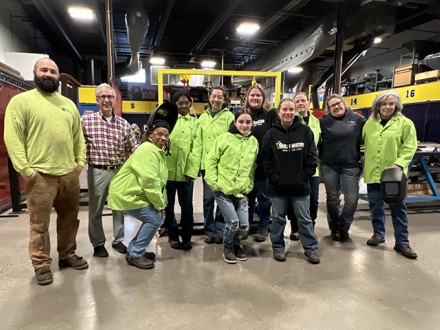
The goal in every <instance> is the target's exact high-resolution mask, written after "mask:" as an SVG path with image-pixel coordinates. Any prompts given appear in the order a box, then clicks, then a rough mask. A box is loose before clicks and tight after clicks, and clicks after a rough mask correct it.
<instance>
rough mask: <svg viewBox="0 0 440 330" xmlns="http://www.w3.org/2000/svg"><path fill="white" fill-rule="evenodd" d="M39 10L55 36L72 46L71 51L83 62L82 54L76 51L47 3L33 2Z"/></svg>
mask: <svg viewBox="0 0 440 330" xmlns="http://www.w3.org/2000/svg"><path fill="white" fill-rule="evenodd" d="M32 2H33V3H34V5H35V7H36V8H37V10H38V11H39V12H40V14H41V16H42V17H43V18H44V19H45V20H46V22H47V24H48V25H49V26H50V27H51V28H52V30H53V31H54V32H55V34H56V35H57V36H58V37H59V38H60V39H61V40H63V39H64V40H65V41H66V42H67V44H68V45H69V46H70V48H71V50H72V51H73V52H74V53H75V55H76V57H78V59H79V60H81V61H82V60H83V58H82V56H81V54H80V53H79V51H78V49H76V47H75V45H74V44H73V42H72V40H70V38H69V36H68V35H67V33H66V31H65V29H64V27H63V26H62V25H61V23H60V22H59V21H58V19H57V18H56V16H55V15H54V13H53V12H52V10H51V9H50V8H49V6H48V5H47V3H46V1H43V0H32Z"/></svg>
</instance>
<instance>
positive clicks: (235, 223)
mask: <svg viewBox="0 0 440 330" xmlns="http://www.w3.org/2000/svg"><path fill="white" fill-rule="evenodd" d="M213 194H214V198H215V201H216V202H217V205H218V207H219V208H220V211H221V212H222V214H223V218H224V219H225V231H224V234H223V244H224V246H226V247H227V248H231V249H232V248H233V247H234V246H236V245H239V244H240V232H245V231H247V230H248V229H249V222H248V202H247V198H246V196H244V197H241V198H239V197H235V196H234V195H225V194H224V193H222V192H218V191H214V192H213Z"/></svg>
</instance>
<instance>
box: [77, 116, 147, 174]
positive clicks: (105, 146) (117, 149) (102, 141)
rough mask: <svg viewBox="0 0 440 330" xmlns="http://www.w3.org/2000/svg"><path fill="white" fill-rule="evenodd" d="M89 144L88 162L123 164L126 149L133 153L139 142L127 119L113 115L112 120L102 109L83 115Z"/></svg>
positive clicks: (95, 163) (83, 124) (83, 123)
mask: <svg viewBox="0 0 440 330" xmlns="http://www.w3.org/2000/svg"><path fill="white" fill-rule="evenodd" d="M81 124H82V127H83V132H84V138H85V140H86V144H87V149H86V151H87V163H88V164H91V165H113V166H114V165H122V164H123V163H124V162H125V160H126V158H125V154H124V151H127V152H129V153H133V152H134V151H135V150H136V148H137V147H138V146H139V142H138V140H137V138H136V136H135V134H134V132H133V130H132V128H131V127H130V124H129V123H128V121H126V120H125V119H123V118H121V117H118V116H115V115H113V118H112V120H111V122H110V123H109V122H108V121H107V119H106V118H105V117H104V116H103V115H102V113H101V110H99V111H98V112H95V113H93V114H90V115H84V116H82V117H81Z"/></svg>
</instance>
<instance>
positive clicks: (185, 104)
mask: <svg viewBox="0 0 440 330" xmlns="http://www.w3.org/2000/svg"><path fill="white" fill-rule="evenodd" d="M176 104H177V106H178V107H189V106H190V105H191V102H177V103H176Z"/></svg>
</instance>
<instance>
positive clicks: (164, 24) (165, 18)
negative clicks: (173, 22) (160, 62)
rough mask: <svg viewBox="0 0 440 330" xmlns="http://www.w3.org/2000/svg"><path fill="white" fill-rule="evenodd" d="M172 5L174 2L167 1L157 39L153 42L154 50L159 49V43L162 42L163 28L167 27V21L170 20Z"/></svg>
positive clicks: (172, 0)
mask: <svg viewBox="0 0 440 330" xmlns="http://www.w3.org/2000/svg"><path fill="white" fill-rule="evenodd" d="M173 5H174V0H168V5H167V9H166V10H165V14H164V16H163V17H162V21H161V22H160V28H159V32H158V33H157V38H156V40H155V41H154V48H157V47H159V46H160V43H161V42H162V38H163V34H164V32H165V28H166V27H167V24H168V19H169V18H170V14H171V10H172V9H173Z"/></svg>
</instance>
